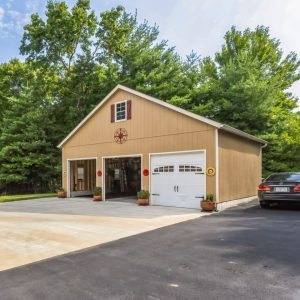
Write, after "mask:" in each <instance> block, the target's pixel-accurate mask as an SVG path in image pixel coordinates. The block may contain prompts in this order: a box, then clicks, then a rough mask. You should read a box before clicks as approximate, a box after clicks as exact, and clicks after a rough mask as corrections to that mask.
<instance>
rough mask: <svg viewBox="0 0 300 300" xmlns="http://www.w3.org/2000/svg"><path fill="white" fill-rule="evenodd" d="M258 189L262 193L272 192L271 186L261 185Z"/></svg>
mask: <svg viewBox="0 0 300 300" xmlns="http://www.w3.org/2000/svg"><path fill="white" fill-rule="evenodd" d="M258 189H259V190H260V191H271V188H270V187H269V186H267V185H263V184H261V185H259V186H258Z"/></svg>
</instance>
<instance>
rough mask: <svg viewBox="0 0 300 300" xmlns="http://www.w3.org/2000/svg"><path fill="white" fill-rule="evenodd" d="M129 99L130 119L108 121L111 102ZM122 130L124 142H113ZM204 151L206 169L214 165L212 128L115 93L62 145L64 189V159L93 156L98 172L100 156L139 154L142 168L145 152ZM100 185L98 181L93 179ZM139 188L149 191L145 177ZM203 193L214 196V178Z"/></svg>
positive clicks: (126, 93)
mask: <svg viewBox="0 0 300 300" xmlns="http://www.w3.org/2000/svg"><path fill="white" fill-rule="evenodd" d="M122 100H132V119H131V120H128V121H122V122H115V123H111V122H110V105H111V104H112V103H115V102H118V101H122ZM120 127H122V128H125V129H126V130H127V132H128V140H127V142H126V143H124V144H121V145H119V144H117V143H115V142H114V138H113V136H114V132H115V130H116V129H118V128H120ZM199 149H206V150H207V152H206V153H207V157H206V164H207V166H215V129H214V128H213V127H212V126H210V125H207V124H205V123H202V122H199V121H197V120H195V119H192V118H190V117H188V116H185V115H182V114H180V113H177V112H175V111H173V110H170V109H167V108H165V107H163V106H161V105H159V104H156V103H153V102H150V101H148V100H144V99H142V98H139V97H137V96H135V95H133V94H131V93H128V92H125V91H117V92H116V93H115V94H114V95H113V96H112V97H111V99H110V100H108V101H107V102H106V103H105V104H104V105H103V106H102V107H101V108H100V110H99V111H98V112H97V113H96V114H94V116H93V117H92V118H90V119H89V121H87V123H85V125H84V126H83V127H82V128H81V129H80V130H79V131H78V132H76V133H75V135H73V137H72V138H70V139H69V140H68V142H67V143H66V144H65V145H64V146H63V170H64V175H63V176H64V180H63V182H64V187H65V188H66V187H67V176H66V170H67V159H72V158H88V157H97V158H98V159H97V170H99V169H100V170H102V160H101V157H102V156H119V155H131V154H142V169H144V168H149V153H158V152H172V151H186V150H199ZM97 185H99V186H101V185H102V182H101V178H100V177H98V178H97ZM142 187H143V188H144V189H149V177H143V182H142ZM207 193H215V178H214V177H208V178H207Z"/></svg>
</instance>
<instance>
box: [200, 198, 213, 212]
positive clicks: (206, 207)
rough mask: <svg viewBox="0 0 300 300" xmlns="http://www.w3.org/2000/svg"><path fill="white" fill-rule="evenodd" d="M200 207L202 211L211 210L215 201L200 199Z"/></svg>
mask: <svg viewBox="0 0 300 300" xmlns="http://www.w3.org/2000/svg"><path fill="white" fill-rule="evenodd" d="M201 208H202V210H203V211H213V210H215V208H216V202H213V201H205V200H204V201H201Z"/></svg>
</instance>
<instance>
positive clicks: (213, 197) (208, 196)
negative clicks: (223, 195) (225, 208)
mask: <svg viewBox="0 0 300 300" xmlns="http://www.w3.org/2000/svg"><path fill="white" fill-rule="evenodd" d="M214 199H215V196H214V195H213V194H207V195H206V197H205V199H204V201H210V202H214Z"/></svg>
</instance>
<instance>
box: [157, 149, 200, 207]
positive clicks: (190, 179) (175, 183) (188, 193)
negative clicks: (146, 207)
mask: <svg viewBox="0 0 300 300" xmlns="http://www.w3.org/2000/svg"><path fill="white" fill-rule="evenodd" d="M204 194H205V157H204V152H193V153H176V154H167V155H155V156H152V157H151V203H152V205H163V206H176V207H187V208H200V201H201V200H202V199H203V197H204Z"/></svg>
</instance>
